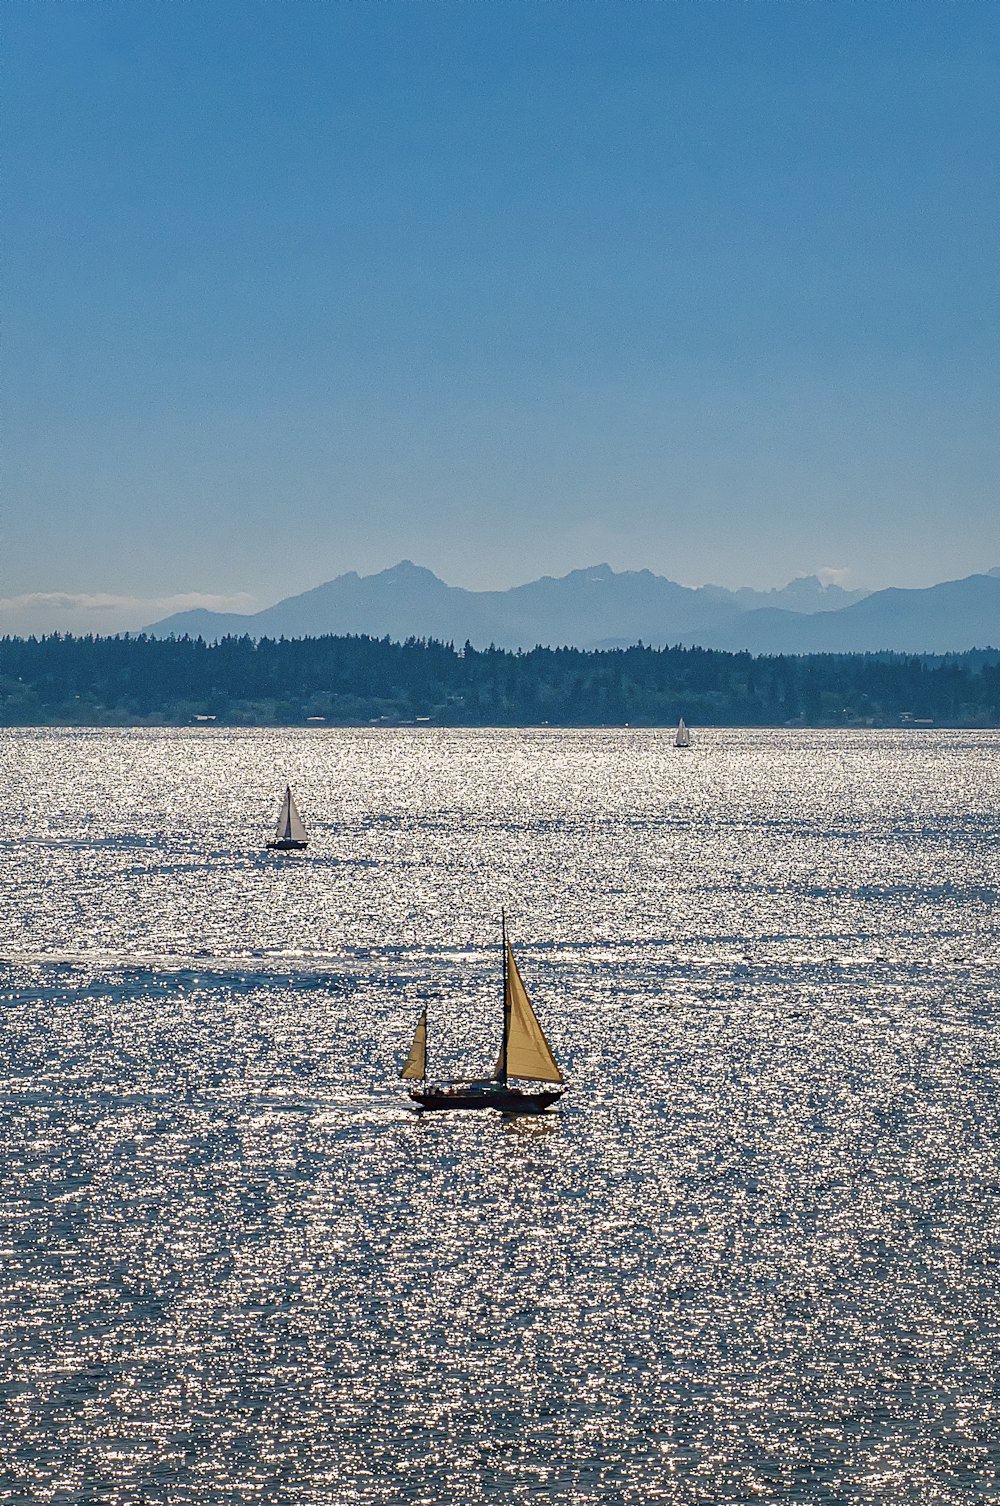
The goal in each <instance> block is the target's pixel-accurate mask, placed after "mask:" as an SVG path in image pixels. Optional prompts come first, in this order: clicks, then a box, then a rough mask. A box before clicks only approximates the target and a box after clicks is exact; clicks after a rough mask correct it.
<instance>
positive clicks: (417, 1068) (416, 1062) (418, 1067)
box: [399, 1009, 427, 1078]
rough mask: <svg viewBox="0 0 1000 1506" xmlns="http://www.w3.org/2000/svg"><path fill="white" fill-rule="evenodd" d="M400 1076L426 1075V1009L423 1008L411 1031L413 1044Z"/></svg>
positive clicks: (422, 1076)
mask: <svg viewBox="0 0 1000 1506" xmlns="http://www.w3.org/2000/svg"><path fill="white" fill-rule="evenodd" d="M399 1075H400V1077H420V1078H424V1077H426V1076H427V1010H426V1009H425V1010H424V1011H423V1013H422V1014H421V1016H420V1018H419V1020H418V1021H417V1028H416V1030H415V1031H414V1032H413V1045H412V1046H411V1047H410V1054H409V1056H408V1057H407V1058H406V1060H405V1062H404V1063H403V1070H402V1072H400V1074H399Z"/></svg>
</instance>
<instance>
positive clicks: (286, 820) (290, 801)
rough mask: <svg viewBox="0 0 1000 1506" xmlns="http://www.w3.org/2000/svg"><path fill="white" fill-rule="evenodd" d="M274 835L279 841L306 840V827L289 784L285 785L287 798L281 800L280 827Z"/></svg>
mask: <svg viewBox="0 0 1000 1506" xmlns="http://www.w3.org/2000/svg"><path fill="white" fill-rule="evenodd" d="M274 835H275V837H276V839H277V840H278V841H279V842H304V841H305V840H306V829H305V827H304V826H303V824H302V817H301V816H300V815H299V812H298V807H297V806H296V804H295V797H294V795H293V794H292V791H291V787H290V786H288V785H286V786H285V798H284V800H282V802H281V811H280V813H279V815H278V829H277V831H276V832H275V834H274Z"/></svg>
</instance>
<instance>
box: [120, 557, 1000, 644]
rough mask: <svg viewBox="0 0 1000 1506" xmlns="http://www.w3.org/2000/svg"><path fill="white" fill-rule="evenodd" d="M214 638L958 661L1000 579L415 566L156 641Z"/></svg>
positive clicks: (995, 635) (168, 622) (985, 624)
mask: <svg viewBox="0 0 1000 1506" xmlns="http://www.w3.org/2000/svg"><path fill="white" fill-rule="evenodd" d="M146 631H147V632H149V633H150V634H152V635H153V636H155V637H166V636H168V635H170V634H175V635H176V636H178V637H180V636H182V635H184V634H189V635H190V636H191V637H199V636H200V637H202V638H205V639H206V640H215V639H219V638H223V637H225V636H227V635H229V634H236V635H243V634H249V635H250V637H252V638H265V637H267V638H279V637H285V638H305V637H319V636H321V635H322V634H325V633H338V634H344V633H367V634H370V635H371V636H372V637H375V638H384V637H388V638H392V639H397V640H405V639H407V638H437V639H441V640H442V641H444V642H453V643H457V644H462V643H465V642H466V641H469V642H471V643H472V644H473V645H474V646H475V647H477V648H486V647H488V646H489V645H490V644H491V643H493V644H495V645H496V646H497V647H498V648H533V647H535V645H536V644H544V645H547V646H559V645H572V646H574V647H577V648H610V647H620V646H624V645H627V644H631V643H637V642H642V643H646V644H650V645H653V646H659V645H663V644H675V643H679V644H689V645H694V644H697V645H699V646H701V647H703V648H722V649H730V650H742V649H747V650H749V651H750V652H752V653H755V654H798V653H855V652H880V651H884V650H893V651H896V652H900V653H959V652H961V651H963V650H965V649H969V648H986V647H998V646H1000V568H998V569H994V570H990V571H988V572H986V573H985V574H982V575H970V576H968V577H967V578H966V579H965V580H957V581H946V582H944V583H943V584H941V585H937V586H928V587H926V588H924V589H922V590H896V589H890V590H886V591H875V592H871V593H867V592H863V591H845V590H842V589H841V588H840V587H839V586H836V585H824V584H823V583H822V581H820V580H819V579H818V578H817V577H816V576H803V577H800V578H799V579H798V580H794V581H792V582H791V583H790V584H789V585H787V586H785V587H783V588H782V589H781V590H774V591H753V590H751V589H749V588H748V587H744V588H742V589H740V590H738V591H728V590H726V589H725V588H724V587H722V586H699V587H691V586H681V585H678V584H677V583H676V582H675V581H672V580H668V579H666V577H665V576H661V575H654V574H653V573H652V571H650V570H627V571H622V572H620V573H619V572H615V571H614V570H612V569H611V568H610V567H609V566H608V565H594V566H592V567H591V568H590V569H586V570H573V571H571V572H570V574H569V575H564V576H561V577H559V578H555V577H553V576H548V575H546V576H543V577H542V578H541V579H540V580H535V581H530V582H529V583H528V584H527V585H523V586H514V587H512V588H511V589H510V590H508V591H466V590H463V589H462V588H461V587H459V586H449V585H446V584H445V582H444V581H442V580H439V579H438V577H437V576H436V575H434V573H433V572H432V571H430V570H426V569H424V568H422V567H421V566H419V565H414V564H412V563H411V561H409V560H403V561H402V562H401V563H400V564H398V565H395V566H393V568H392V569H390V570H382V571H380V572H379V573H378V574H376V575H366V576H359V575H357V574H356V573H355V572H354V571H353V570H352V571H350V572H349V573H348V574H346V575H338V576H337V577H336V579H334V580H331V581H327V582H326V584H325V585H322V586H317V587H315V589H314V590H312V591H306V592H305V593H304V594H303V595H301V596H290V597H287V598H286V599H285V600H284V601H279V602H277V603H276V604H275V605H274V606H272V607H267V608H266V609H265V610H264V611H262V612H254V613H252V614H249V615H240V614H236V613H220V612H208V611H204V610H200V611H193V612H179V613H177V614H176V615H174V616H172V617H167V618H164V620H163V621H162V622H158V623H155V624H154V625H153V626H152V627H150V628H148V629H147V630H146Z"/></svg>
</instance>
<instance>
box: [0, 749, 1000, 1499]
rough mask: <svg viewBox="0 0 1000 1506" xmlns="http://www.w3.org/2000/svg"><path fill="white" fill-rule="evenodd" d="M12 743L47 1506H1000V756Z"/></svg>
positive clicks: (40, 1439)
mask: <svg viewBox="0 0 1000 1506" xmlns="http://www.w3.org/2000/svg"><path fill="white" fill-rule="evenodd" d="M0 736H2V745H3V758H4V774H5V777H4V780H3V786H2V790H0V803H2V822H0V864H2V877H3V887H2V904H3V930H2V940H0V999H2V1014H0V1096H2V1114H3V1125H2V1141H0V1144H2V1160H3V1166H2V1171H3V1177H2V1183H0V1207H2V1213H3V1222H2V1229H0V1248H2V1272H3V1279H2V1286H0V1345H2V1348H3V1351H4V1357H5V1363H4V1365H3V1368H2V1376H0V1379H2V1392H0V1397H2V1412H0V1498H2V1499H4V1500H6V1501H10V1502H16V1503H27V1502H31V1503H48V1502H67V1503H68V1502H81V1503H95V1506H96V1503H100V1506H117V1503H123V1506H124V1503H136V1506H137V1503H139V1502H146V1503H148V1506H153V1503H163V1506H186V1503H198V1506H237V1503H240V1506H242V1503H285V1502H287V1503H296V1506H299V1503H301V1506H313V1503H315V1506H320V1503H322V1506H342V1503H343V1506H348V1503H358V1506H396V1503H423V1506H452V1503H455V1506H465V1503H480V1502H504V1503H520V1502H546V1503H549V1506H569V1503H583V1502H586V1503H590V1502H595V1503H596V1502H603V1503H612V1506H614V1503H629V1506H632V1503H636V1506H639V1503H646V1502H676V1503H702V1506H721V1503H737V1502H740V1503H743V1502H747V1503H749V1502H765V1503H767V1502H803V1503H806V1502H809V1503H812V1502H831V1503H841V1502H845V1503H846V1502H850V1503H853V1502H871V1503H896V1502H904V1501H905V1502H911V1501H912V1502H920V1503H926V1502H935V1503H937V1502H942V1503H959V1502H985V1501H995V1500H998V1499H1000V1489H998V1485H997V1473H998V1466H1000V1443H998V1437H1000V1382H998V1373H1000V1319H998V1309H997V1297H998V1286H1000V1277H998V1270H1000V1266H998V1254H1000V1249H998V1244H1000V1240H998V1229H1000V1174H998V1103H1000V1097H998V1087H1000V1066H998V1049H997V1024H998V1013H1000V978H998V973H997V963H998V960H1000V946H998V937H997V915H998V905H997V901H998V894H1000V799H998V774H1000V735H998V734H997V733H990V732H984V733H952V732H937V731H934V730H927V731H923V730H922V731H900V732H867V731H843V732H808V731H798V730H796V731H779V732H771V731H759V730H755V731H752V732H746V731H712V732H705V731H699V730H698V729H695V730H694V733H693V742H692V746H691V748H690V749H689V750H686V751H679V750H677V749H675V748H674V746H673V732H672V731H670V732H659V731H639V730H630V729H622V730H619V731H571V732H567V731H558V730H554V729H552V730H549V729H542V730H535V731H501V732H493V731H480V730H476V731H441V730H436V729H435V730H432V729H423V728H414V729H412V730H411V729H395V730H387V729H373V730H371V731H366V730H334V729H327V728H322V727H320V728H313V729H309V730H305V731H272V730H268V731H258V730H252V731H229V730H225V731H224V730H215V729H193V730H191V731H180V732H178V731H172V730H170V731H164V730H158V729H148V730H147V729H143V730H127V731H103V730H102V731H92V732H91V731H80V730H73V731H59V730H41V731H15V732H11V731H7V732H4V733H3V734H0ZM288 782H290V783H291V785H292V789H293V791H294V793H295V796H296V799H297V801H298V804H299V808H300V810H301V812H302V816H303V819H304V820H305V823H306V826H307V829H308V832H309V837H310V845H309V849H308V851H307V852H306V853H304V854H291V855H287V856H283V855H280V854H273V853H268V852H267V851H266V850H265V846H264V844H265V842H266V840H267V838H268V837H269V836H270V835H271V834H272V832H273V826H274V822H275V820H276V818H277V811H278V804H279V801H280V798H281V795H282V793H283V791H284V787H285V784H286V783H288ZM502 905H503V906H506V909H507V915H508V926H509V929H510V932H511V937H512V940H513V942H514V947H515V952H516V954H517V957H518V960H519V963H520V967H521V971H522V973H523V975H524V979H525V982H526V984H527V987H528V990H529V992H530V993H531V996H532V1000H533V1002H534V1004H535V1007H536V1010H537V1012H538V1015H539V1017H540V1019H541V1021H542V1024H543V1026H544V1028H545V1030H546V1033H547V1035H548V1037H549V1039H550V1041H551V1043H552V1045H553V1048H554V1050H555V1053H556V1056H557V1058H558V1059H559V1061H560V1062H561V1063H562V1064H563V1067H564V1070H565V1071H566V1073H567V1076H568V1078H569V1080H570V1088H569V1091H568V1093H567V1095H566V1097H565V1099H564V1100H563V1104H562V1106H561V1107H560V1108H559V1109H558V1110H557V1111H553V1112H551V1113H549V1114H546V1115H544V1116H539V1117H537V1118H511V1119H504V1118H501V1117H500V1116H499V1115H495V1114H492V1113H486V1114H477V1115H464V1116H463V1115H441V1116H437V1115H424V1116H420V1115H417V1114H415V1113H414V1112H412V1111H411V1106H410V1105H409V1101H408V1099H407V1096H406V1092H405V1087H404V1085H403V1084H401V1083H399V1082H398V1080H397V1078H396V1073H397V1071H398V1067H399V1064H400V1062H401V1061H402V1059H403V1057H404V1056H405V1053H406V1050H407V1047H408V1045H409V1042H410V1039H411V1037H412V1032H413V1027H414V1024H415V1022H416V1019H417V1016H418V1014H419V1012H420V1010H421V1009H422V1008H423V1007H424V1005H426V1006H427V1009H428V1013H429V1029H430V1035H429V1041H430V1065H431V1072H432V1073H436V1074H439V1075H445V1076H447V1075H462V1074H474V1075H478V1074H482V1073H483V1072H484V1071H485V1070H489V1068H490V1067H491V1066H492V1063H493V1061H494V1059H495V1054H496V1048H497V1043H498V1038H499V1029H500V1008H501V998H500V977H501V954H500V946H499V939H500V925H499V922H500V909H501V906H502Z"/></svg>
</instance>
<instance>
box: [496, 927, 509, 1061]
mask: <svg viewBox="0 0 1000 1506" xmlns="http://www.w3.org/2000/svg"><path fill="white" fill-rule="evenodd" d="M500 936H501V945H502V947H503V1038H502V1039H501V1042H500V1064H499V1067H500V1069H499V1071H498V1073H497V1076H498V1078H499V1079H500V1081H501V1082H502V1083H503V1085H504V1087H506V1086H507V1042H508V1040H509V1038H510V990H509V988H508V987H507V913H506V911H505V910H503V909H501V911H500Z"/></svg>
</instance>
